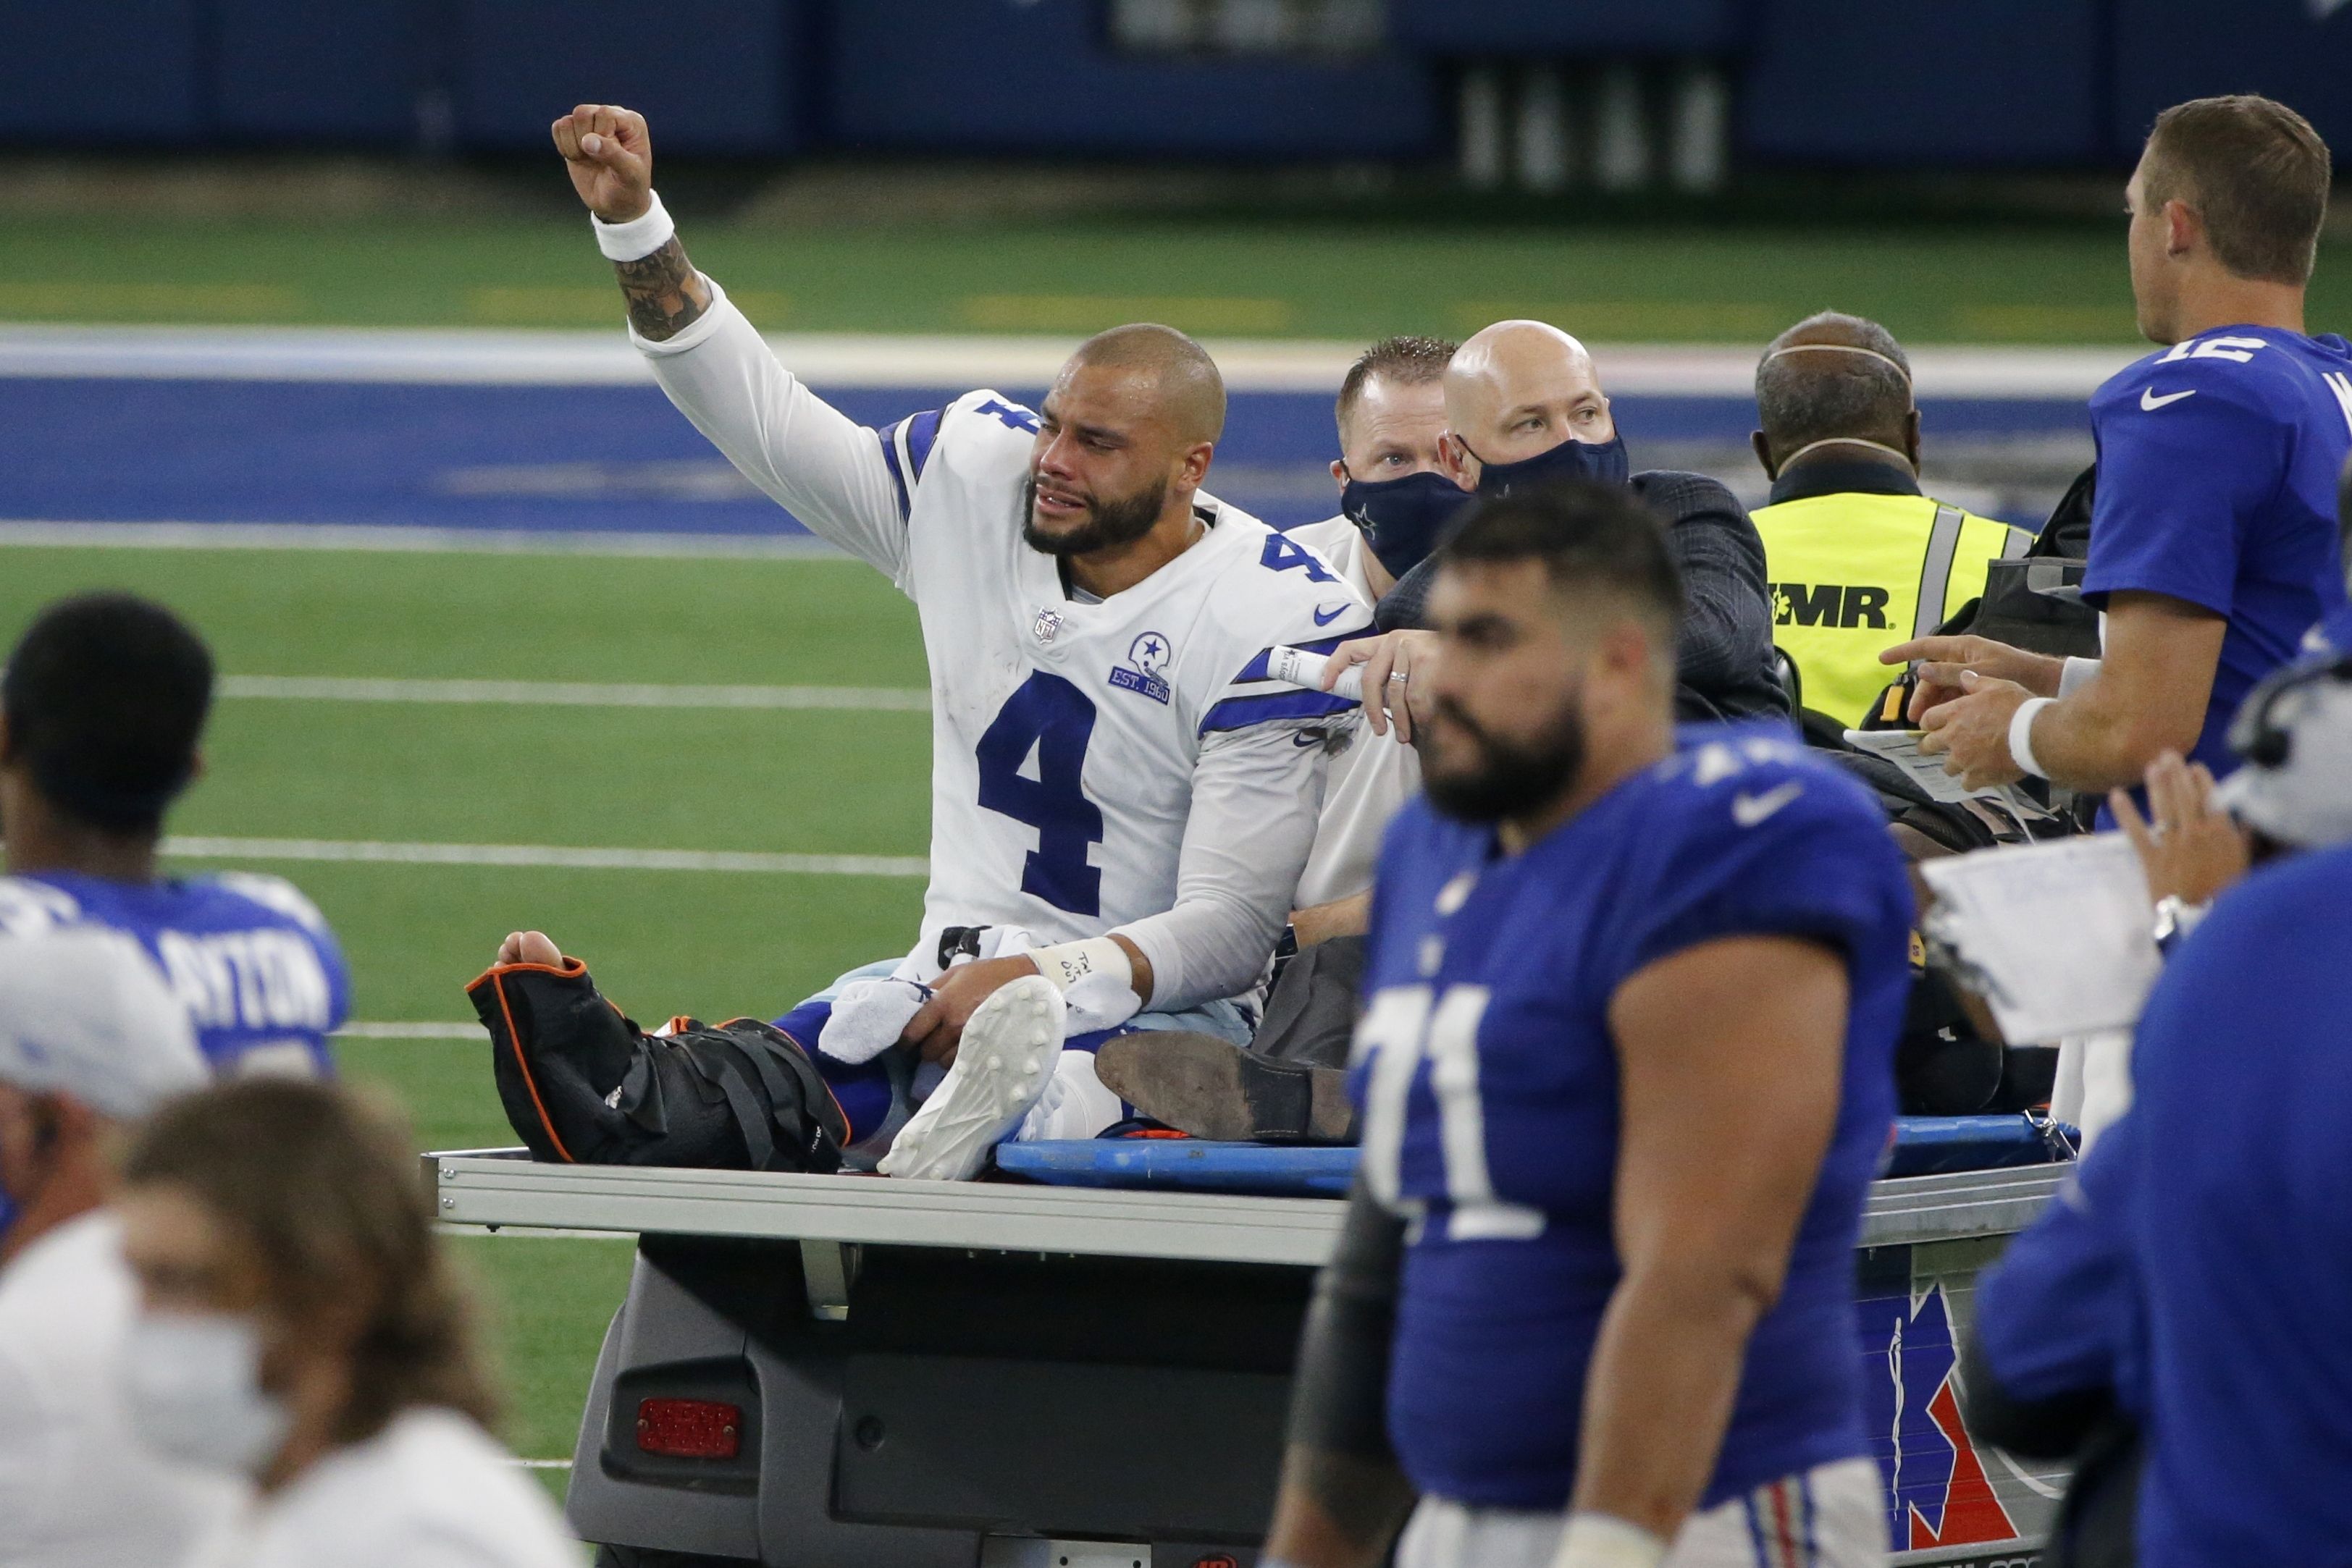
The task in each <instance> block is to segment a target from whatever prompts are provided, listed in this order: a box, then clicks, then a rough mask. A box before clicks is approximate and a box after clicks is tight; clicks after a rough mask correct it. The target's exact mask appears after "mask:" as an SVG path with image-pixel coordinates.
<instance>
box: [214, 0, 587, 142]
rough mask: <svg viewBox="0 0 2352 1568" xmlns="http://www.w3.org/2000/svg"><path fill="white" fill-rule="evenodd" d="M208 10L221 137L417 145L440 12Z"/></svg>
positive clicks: (268, 2)
mask: <svg viewBox="0 0 2352 1568" xmlns="http://www.w3.org/2000/svg"><path fill="white" fill-rule="evenodd" d="M209 3H210V5H211V9H212V15H213V26H214V29H215V32H214V46H213V49H212V71H213V90H212V94H211V97H212V101H213V104H214V108H215V115H216V118H217V123H218V128H219V130H220V131H221V133H222V134H223V135H225V136H226V137H229V138H231V139H233V140H236V141H254V142H260V143H283V144H287V145H302V144H311V143H317V142H320V141H330V142H342V143H350V144H352V145H355V146H360V147H373V148H378V149H383V150H389V149H392V148H403V147H407V146H410V145H412V144H414V143H415V141H416V140H417V136H418V126H419V121H418V105H419V99H421V98H422V97H423V95H424V94H425V91H426V90H427V89H429V88H431V87H432V86H434V85H435V76H436V67H437V66H438V64H439V51H438V48H437V46H436V43H435V41H434V39H433V37H432V23H433V19H434V13H433V12H432V11H431V10H430V9H429V8H428V7H426V6H425V5H423V4H421V3H420V0H332V3H331V4H327V5H321V4H320V0H209ZM565 107H566V108H569V107H570V105H568V104H567V105H566V106H565Z"/></svg>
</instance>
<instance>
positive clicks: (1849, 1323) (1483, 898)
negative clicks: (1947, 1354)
mask: <svg viewBox="0 0 2352 1568" xmlns="http://www.w3.org/2000/svg"><path fill="white" fill-rule="evenodd" d="M1436 559H1438V560H1439V561H1440V562H1441V563H1442V565H1441V569H1440V570H1439V572H1438V574H1437V577H1436V580H1435V583H1434V585H1433V591H1432V593H1431V596H1430V601H1429V612H1430V617H1431V620H1432V622H1433V624H1434V626H1435V629H1436V632H1437V635H1438V638H1439V640H1440V652H1439V656H1438V659H1437V661H1436V664H1435V668H1434V669H1433V671H1432V672H1430V674H1428V675H1427V676H1426V677H1425V678H1426V679H1428V681H1429V682H1430V685H1429V689H1428V702H1427V705H1426V706H1425V708H1424V709H1423V720H1422V725H1421V729H1422V746H1423V757H1422V762H1423V782H1424V787H1425V791H1426V792H1425V795H1424V797H1423V800H1420V801H1417V802H1415V803H1414V804H1413V805H1412V806H1409V807H1407V808H1406V809H1405V811H1404V812H1403V814H1402V816H1400V817H1399V818H1398V820H1397V825H1396V826H1395V828H1394V829H1392V830H1391V833H1390V837H1389V842H1388V847H1387V849H1386V851H1385V852H1384V853H1383V855H1382V857H1381V870H1380V876H1379V879H1378V881H1377V883H1375V885H1374V892H1373V899H1374V909H1373V915H1372V942H1371V955H1370V965H1369V967H1368V970H1367V978H1366V1012H1365V1018H1364V1021H1363V1023H1362V1025H1361V1026H1360V1030H1359V1032H1358V1035H1357V1065H1356V1067H1355V1069H1354V1070H1353V1072H1352V1074H1351V1078H1352V1084H1351V1087H1352V1088H1353V1089H1354V1091H1355V1092H1356V1093H1357V1095H1358V1097H1359V1101H1360V1104H1361V1106H1362V1111H1363V1118H1364V1136H1363V1164H1362V1172H1363V1174H1362V1176H1361V1178H1360V1185H1359V1186H1358V1189H1357V1191H1356V1193H1355V1195H1354V1197H1352V1198H1351V1199H1350V1203H1349V1218H1348V1220H1347V1223H1346V1228H1345V1231H1344V1234H1343V1238H1342V1239H1341V1241H1340V1244H1339V1254H1338V1257H1337V1260H1335V1262H1334V1263H1333V1265H1332V1266H1331V1267H1330V1268H1329V1269H1328V1270H1326V1271H1325V1274H1324V1276H1323V1279H1322V1281H1321V1282H1320V1284H1319V1286H1318V1301H1317V1305H1316V1306H1315V1308H1314V1310H1313V1312H1312V1313H1311V1314H1310V1317H1309V1321H1308V1327H1307V1333H1306V1338H1305V1343H1304V1344H1303V1346H1302V1348H1301V1352H1300V1358H1299V1373H1298V1381H1297V1392H1296V1395H1295V1403H1294V1406H1293V1412H1292V1425H1291V1436H1290V1448H1289V1452H1288V1455H1287V1457H1286V1464H1285V1469H1284V1477H1283V1482H1282V1488H1281V1493H1280V1497H1279V1499H1278V1500H1277V1503H1276V1517H1275V1521H1274V1527H1273V1530H1272V1531H1271V1533H1270V1537H1269V1540H1268V1542H1267V1544H1266V1552H1265V1558H1264V1559H1262V1561H1268V1562H1278V1563H1295V1564H1311V1565H1314V1568H1341V1565H1350V1568H1352V1565H1359V1564H1369V1563H1376V1562H1378V1561H1380V1560H1381V1555H1382V1553H1383V1552H1384V1551H1385V1550H1386V1549H1387V1547H1388V1544H1389V1542H1390V1538H1391V1535H1392V1533H1393V1532H1394V1531H1395V1530H1396V1528H1397V1525H1398V1522H1399V1521H1400V1520H1401V1519H1402V1516H1403V1514H1404V1513H1405V1511H1406V1510H1407V1509H1408V1508H1410V1509H1411V1511H1412V1518H1411V1521H1410V1522H1409V1523H1408V1524H1406V1525H1405V1528H1404V1534H1403V1536H1402V1540H1401V1541H1400V1542H1399V1543H1398V1546H1397V1552H1396V1560H1397V1562H1398V1563H1401V1564H1402V1565H1403V1568H1472V1565H1476V1568H1540V1565H1543V1564H1556V1565H1558V1568H1604V1565H1606V1568H1656V1565H1658V1564H1660V1563H1665V1564H1670V1565H1672V1568H1699V1565H1702V1564H1704V1565H1707V1568H1713V1565H1716V1564H1726V1563H1738V1564H1749V1563H1754V1564H1759V1565H1761V1564H1771V1565H1775V1568H1777V1565H1779V1564H1782V1563H1791V1562H1809V1563H1824V1564H1831V1565H1834V1568H1864V1564H1876V1563H1880V1562H1881V1561H1882V1560H1883V1559H1884V1556H1885V1549H1886V1527H1885V1493H1884V1490H1883V1486H1882V1483H1881V1480H1880V1479H1879V1473H1878V1468H1877V1466H1876V1464H1875V1463H1874V1461H1873V1460H1872V1459H1871V1458H1870V1457H1869V1456H1870V1453H1871V1438H1870V1436H1869V1434H1868V1433H1867V1432H1866V1431H1865V1430H1864V1422H1863V1403H1862V1402H1863V1385H1862V1376H1863V1368H1862V1364H1861V1362H1860V1360H1859V1358H1857V1357H1856V1356H1855V1354H1853V1346H1854V1344H1855V1343H1856V1340H1857V1335H1858V1333H1859V1329H1858V1326H1857V1324H1856V1322H1855V1320H1854V1306H1853V1248H1854V1246H1855V1245H1856V1243H1857V1240H1858V1232H1859V1227H1860V1219H1861V1209H1862V1201H1863V1197H1864V1193H1865V1190H1866V1189H1867V1187H1868V1186H1869V1182H1870V1178H1871V1176H1872V1174H1873V1172H1874V1169H1875V1168H1876V1166H1877V1161H1878V1158H1879V1155H1880V1152H1881V1151H1882V1150H1883V1149H1884V1147H1885V1140H1886V1135H1887V1130H1888V1124H1889V1122H1890V1121H1891V1119H1892V1117H1893V1115H1894V1109H1895V1090H1894V1082H1893V1072H1892V1058H1893V1052H1894V1043H1895V1031H1896V1029H1897V1027H1898V1025H1899V1024H1900V1021H1901V1019H1902V1014H1903V1008H1904V1001H1905V998H1906V994H1907V992H1908V990H1909V986H1910V977H1909V969H1908V962H1907V955H1906V940H1905V933H1906V930H1907V928H1908V926H1909V924H1910V918H1911V900H1910V890H1909V886H1908V883H1906V879H1905V873H1904V870H1903V862H1902V858H1901V856H1900V854H1899V853H1898V852H1896V850H1895V847H1894V844H1893V842H1892V841H1891V840H1889V839H1888V837H1887V835H1886V831H1885V820H1884V818H1883V816H1882V815H1881V813H1880V811H1879V810H1878V807H1877V804H1876V802H1875V801H1874V800H1873V799H1872V798H1871V797H1870V796H1869V794H1868V793H1867V792H1866V791H1864V789H1862V787H1861V786H1860V785H1858V784H1856V783H1854V782H1853V780H1852V779H1849V778H1848V777H1846V776H1845V775H1844V774H1843V772H1841V771H1840V770H1838V769H1836V768H1833V767H1832V766H1831V765H1829V764H1827V763H1822V762H1817V761H1815V760H1814V759H1812V758H1811V757H1810V756H1809V755H1808V754H1807V753H1806V751H1805V748H1804V747H1801V746H1800V745H1799V744H1797V742H1796V740H1795V737H1792V736H1790V734H1789V733H1788V728H1787V726H1786V724H1785V723H1774V722H1769V721H1768V722H1765V723H1760V724H1757V725H1753V726H1727V727H1706V729H1705V730H1704V731H1703V732H1701V737H1700V738H1697V739H1696V740H1695V741H1694V742H1693V743H1692V744H1690V745H1689V746H1688V747H1686V748H1685V749H1682V750H1679V751H1678V750H1677V749H1676V733H1675V722H1674V686H1675V654H1674V650H1675V633H1676V628H1677V622H1679V620H1680V619H1681V616H1682V614H1683V605H1684V595H1683V589H1682V585H1681V583H1680V582H1679V581H1678V580H1676V576H1675V570H1674V565H1673V562H1672V559H1671V558H1670V556H1669V554H1668V551H1667V548H1666V544H1665V540H1664V533H1663V529H1662V527H1661V525H1660V524H1659V522H1658V521H1657V519H1656V518H1655V517H1653V516H1652V515H1651V514H1649V513H1648V512H1647V511H1645V510H1644V509H1643V507H1641V506H1640V505H1639V504H1638V503H1636V502H1634V501H1633V499H1632V498H1631V497H1628V496H1627V495H1626V494H1625V492H1624V490H1623V489H1622V487H1620V486H1595V485H1590V484H1586V485H1578V486H1563V487H1560V488H1557V489H1551V488H1545V489H1538V490H1536V491H1534V492H1533V493H1521V494H1517V495H1514V496H1512V497H1508V498H1507V499H1505V500H1501V501H1496V502H1486V503H1482V504H1481V506H1480V507H1479V509H1478V510H1477V511H1476V512H1475V513H1474V514H1473V515H1472V516H1471V517H1470V518H1469V519H1468V521H1467V522H1465V524H1464V525H1463V528H1462V531H1461V532H1460V533H1459V534H1458V535H1457V536H1456V537H1455V538H1454V540H1453V541H1452V542H1451V543H1450V544H1449V545H1448V546H1447V547H1445V549H1443V550H1441V551H1440V553H1439V555H1438V557H1437V558H1436ZM1416 1495H1417V1496H1418V1498H1419V1501H1418V1502H1417V1503H1415V1502H1414V1501H1413V1499H1414V1497H1415V1496H1416Z"/></svg>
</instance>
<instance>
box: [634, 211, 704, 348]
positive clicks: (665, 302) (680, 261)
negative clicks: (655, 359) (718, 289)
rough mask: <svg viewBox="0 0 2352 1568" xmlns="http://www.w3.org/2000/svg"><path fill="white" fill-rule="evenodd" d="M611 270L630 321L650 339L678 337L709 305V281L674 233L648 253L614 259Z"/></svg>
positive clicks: (642, 336) (639, 332) (642, 335)
mask: <svg viewBox="0 0 2352 1568" xmlns="http://www.w3.org/2000/svg"><path fill="white" fill-rule="evenodd" d="M613 271H614V274H615V275H616V276H617V277H619V278H620V280H621V294H622V297H623V298H625V299H627V300H628V302H629V325H630V326H632V327H635V329H637V336H639V337H641V338H644V339H646V340H649V341H652V342H656V343H658V342H661V341H663V340H666V339H669V338H675V337H677V335H678V334H679V333H680V332H683V331H685V330H686V329H688V327H691V326H693V325H694V323H695V322H696V321H697V320H698V319H700V318H701V316H702V313H703V312H704V311H705V310H708V309H709V308H710V285H709V284H708V283H705V282H704V281H703V280H702V274H700V273H698V272H697V271H695V270H694V264H693V263H692V262H690V261H688V260H687V259H686V246H682V245H680V244H678V243H677V239H676V238H675V237H673V238H672V239H671V240H670V242H669V243H668V244H667V245H666V246H662V247H661V249H659V250H657V251H656V252H654V253H653V255H651V256H644V257H641V258H640V259H638V260H636V261H616V262H614V264H613Z"/></svg>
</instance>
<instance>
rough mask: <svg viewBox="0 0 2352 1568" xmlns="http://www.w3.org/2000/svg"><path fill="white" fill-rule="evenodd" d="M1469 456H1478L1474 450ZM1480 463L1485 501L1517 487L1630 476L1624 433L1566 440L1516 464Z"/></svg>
mask: <svg viewBox="0 0 2352 1568" xmlns="http://www.w3.org/2000/svg"><path fill="white" fill-rule="evenodd" d="M1455 439H1456V440H1459V439H1460V437H1458V436H1457V437H1455ZM1464 447H1465V450H1467V447H1468V443H1466V442H1465V443H1464ZM1470 455H1471V456H1473V457H1477V456H1478V455H1477V454H1476V453H1475V452H1473V453H1471V454H1470ZM1478 464H1479V466H1478V495H1479V497H1480V498H1481V499H1482V500H1492V499H1494V498H1495V497H1500V496H1507V495H1509V494H1511V493H1512V492H1513V491H1514V490H1532V489H1536V488H1538V487H1540V486H1545V485H1557V484H1559V483H1561V482H1562V481H1564V480H1569V479H1590V480H1591V481H1593V482H1594V483H1595V484H1601V485H1622V484H1624V483H1625V482H1626V480H1627V478H1628V477H1629V476H1630V475H1629V465H1628V464H1627V462H1626V458H1625V438H1624V436H1623V435H1622V434H1620V435H1612V436H1611V437H1610V438H1609V439H1608V440H1607V441H1604V442H1600V443H1597V444H1596V443H1593V442H1590V441H1575V440H1569V441H1563V442H1561V443H1560V444H1559V445H1557V446H1554V447H1550V448H1548V449H1547V450H1545V451H1542V452H1538V453H1537V454H1536V455H1534V456H1533V457H1523V458H1521V459H1520V460H1519V461H1518V462H1517V463H1489V462H1487V461H1486V459H1485V458H1483V457H1480V458H1479V459H1478Z"/></svg>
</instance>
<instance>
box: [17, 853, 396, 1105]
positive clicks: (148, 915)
mask: <svg viewBox="0 0 2352 1568" xmlns="http://www.w3.org/2000/svg"><path fill="white" fill-rule="evenodd" d="M85 922H86V923H88V924H90V925H104V926H108V927H110V928H111V929H113V930H116V931H121V932H124V933H126V934H128V935H130V936H135V937H137V938H138V939H139V942H140V944H141V946H144V947H145V948H146V949H147V953H148V956H150V957H152V958H153V959H154V960H155V962H156V964H157V966H158V967H161V968H162V969H163V977H164V978H165V979H166V980H168V981H169V982H170V983H171V986H172V989H173V992H174V993H175V994H176V995H177V996H178V997H179V998H180V1000H181V1001H182V1002H183V1003H184V1004H185V1005H186V1007H187V1009H188V1016H189V1019H191V1020H192V1021H193V1022H194V1024H195V1026H196V1043H197V1044H198V1045H199V1046H201V1047H202V1048H203V1049H204V1052H205V1060H206V1061H209V1062H211V1064H212V1068H213V1071H215V1072H218V1073H223V1074H227V1073H236V1072H248V1071H274V1072H298V1073H325V1072H327V1071H330V1070H331V1066H332V1059H331V1057H330V1056H329V1054H328V1050H327V1036H328V1034H329V1033H330V1032H331V1031H332V1030H335V1029H336V1028H338V1027H340V1026H341V1023H342V1021H343V1019H344V1018H345V1016H346V1015H347V1014H348V1012H349V1011H350V1009H351V994H352V983H351V972H350V970H349V969H348V968H347V967H345V966H344V963H343V954H342V949H341V947H340V946H337V945H336V942H335V936H334V933H333V932H331V931H330V930H328V929H327V922H326V920H325V918H324V917H323V916H322V915H320V913H319V911H318V910H317V909H316V908H315V907H313V906H312V904H311V903H310V900H309V899H307V898H305V897H303V896H302V894H300V893H299V892H298V891H297V890H296V889H295V887H294V884H293V883H289V882H286V881H283V880H281V879H280V878H278V877H274V876H255V875H251V874H248V873H239V872H230V873H223V874H221V875H218V876H200V877H191V878H188V879H186V880H181V879H179V878H174V877H167V878H165V879H163V880H162V881H160V882H153V883H123V882H110V881H108V880H107V879H105V878H103V877H95V876H82V875H78V874H74V873H63V872H44V873H39V874H37V875H32V876H13V877H5V878H0V939H5V936H22V935H26V934H28V933H31V932H35V931H41V930H46V929H47V928H49V927H50V926H53V925H72V924H77V923H85Z"/></svg>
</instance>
